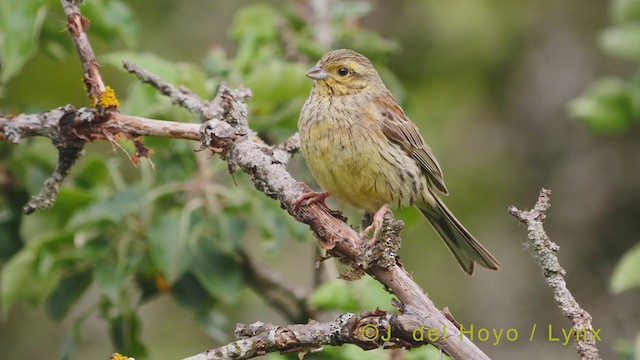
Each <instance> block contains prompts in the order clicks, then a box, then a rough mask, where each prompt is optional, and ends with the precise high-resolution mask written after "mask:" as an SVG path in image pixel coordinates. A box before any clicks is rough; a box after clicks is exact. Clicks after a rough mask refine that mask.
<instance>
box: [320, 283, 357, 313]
mask: <svg viewBox="0 0 640 360" xmlns="http://www.w3.org/2000/svg"><path fill="white" fill-rule="evenodd" d="M309 305H311V306H312V307H315V308H318V309H322V310H338V311H352V312H354V311H359V310H361V309H360V304H359V303H358V300H356V298H355V296H353V293H352V291H351V290H350V289H349V285H348V284H347V282H346V281H344V280H339V279H334V280H331V281H327V282H325V283H324V284H322V285H320V287H318V288H317V289H316V291H314V292H313V294H311V296H310V297H309Z"/></svg>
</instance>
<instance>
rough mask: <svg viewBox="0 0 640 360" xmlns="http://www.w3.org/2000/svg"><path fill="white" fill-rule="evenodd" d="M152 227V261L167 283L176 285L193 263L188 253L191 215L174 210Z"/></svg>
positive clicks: (150, 243)
mask: <svg viewBox="0 0 640 360" xmlns="http://www.w3.org/2000/svg"><path fill="white" fill-rule="evenodd" d="M152 226H153V227H152V228H151V229H150V230H149V252H150V255H151V260H152V261H153V263H154V265H155V266H156V267H157V268H158V270H159V271H160V273H162V275H163V276H164V277H165V278H166V279H167V281H169V283H174V282H175V281H177V280H178V278H180V277H181V276H182V275H183V274H184V273H185V271H186V270H187V269H188V268H189V265H190V264H191V261H192V256H191V254H190V252H189V251H188V250H189V249H188V238H189V235H190V232H191V216H190V213H185V212H181V211H178V210H172V211H171V212H168V213H166V214H163V215H162V216H161V217H160V218H159V219H157V220H156V221H155V223H154V224H153V225H152Z"/></svg>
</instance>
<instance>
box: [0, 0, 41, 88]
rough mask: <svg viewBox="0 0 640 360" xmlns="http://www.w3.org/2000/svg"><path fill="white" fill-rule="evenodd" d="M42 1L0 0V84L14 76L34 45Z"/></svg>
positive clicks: (31, 52)
mask: <svg viewBox="0 0 640 360" xmlns="http://www.w3.org/2000/svg"><path fill="white" fill-rule="evenodd" d="M46 2H47V1H46V0H23V1H13V0H0V84H5V83H7V82H8V81H9V80H10V79H11V78H13V77H14V76H16V75H18V73H19V72H20V71H21V70H22V67H23V66H24V65H25V63H26V62H27V61H29V59H31V57H33V55H35V53H36V50H37V48H38V38H39V37H40V30H41V29H42V22H43V21H44V18H45V17H46V14H47V5H46Z"/></svg>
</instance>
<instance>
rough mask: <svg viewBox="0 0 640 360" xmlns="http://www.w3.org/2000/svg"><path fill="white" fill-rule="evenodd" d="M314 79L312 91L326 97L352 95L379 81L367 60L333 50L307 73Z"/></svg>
mask: <svg viewBox="0 0 640 360" xmlns="http://www.w3.org/2000/svg"><path fill="white" fill-rule="evenodd" d="M307 76H308V77H310V78H312V79H314V80H315V81H314V84H315V87H314V91H317V92H319V93H320V94H323V93H326V94H327V95H334V94H336V95H346V94H353V93H357V92H359V91H361V90H362V89H364V88H366V87H367V86H368V85H372V84H375V83H376V81H380V77H379V76H378V73H377V72H376V70H375V69H374V68H373V65H371V62H370V61H369V59H367V58H366V57H364V56H363V55H360V54H358V53H357V52H355V51H352V50H335V51H332V52H330V53H328V54H327V55H325V56H324V57H323V58H322V59H320V61H319V62H318V65H316V66H315V67H314V68H312V69H311V70H309V71H308V72H307Z"/></svg>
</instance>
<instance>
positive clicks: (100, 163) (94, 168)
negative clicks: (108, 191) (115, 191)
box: [73, 156, 111, 189]
mask: <svg viewBox="0 0 640 360" xmlns="http://www.w3.org/2000/svg"><path fill="white" fill-rule="evenodd" d="M73 180H74V182H75V183H76V185H78V186H80V187H82V188H85V189H91V188H93V187H95V186H97V185H107V184H109V183H110V182H111V178H110V177H109V168H108V167H107V164H106V163H105V160H104V158H101V157H97V156H95V157H91V158H88V159H85V160H84V161H82V162H81V163H80V164H78V165H77V166H76V168H75V169H74V176H73Z"/></svg>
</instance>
